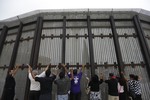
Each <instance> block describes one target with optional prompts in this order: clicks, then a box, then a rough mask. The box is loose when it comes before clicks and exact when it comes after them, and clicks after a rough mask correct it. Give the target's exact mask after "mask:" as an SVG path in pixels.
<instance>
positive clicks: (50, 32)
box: [42, 29, 62, 36]
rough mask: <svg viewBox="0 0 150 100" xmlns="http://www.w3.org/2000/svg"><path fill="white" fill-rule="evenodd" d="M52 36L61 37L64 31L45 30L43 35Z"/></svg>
mask: <svg viewBox="0 0 150 100" xmlns="http://www.w3.org/2000/svg"><path fill="white" fill-rule="evenodd" d="M52 34H53V36H60V34H62V29H43V30H42V35H45V36H51V35H52Z"/></svg>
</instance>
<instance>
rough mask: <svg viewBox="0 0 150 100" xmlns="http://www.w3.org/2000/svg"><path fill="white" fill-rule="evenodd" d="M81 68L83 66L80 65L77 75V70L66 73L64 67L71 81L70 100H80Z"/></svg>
mask: <svg viewBox="0 0 150 100" xmlns="http://www.w3.org/2000/svg"><path fill="white" fill-rule="evenodd" d="M83 67H84V65H82V68H81V69H80V72H79V73H78V70H77V69H74V70H73V69H71V71H70V72H68V70H67V68H66V67H65V71H66V72H67V73H68V76H69V78H70V79H71V88H70V100H81V87H80V81H81V78H82V69H83Z"/></svg>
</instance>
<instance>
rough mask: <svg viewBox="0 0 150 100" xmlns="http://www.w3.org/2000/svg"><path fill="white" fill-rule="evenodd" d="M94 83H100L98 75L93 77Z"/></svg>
mask: <svg viewBox="0 0 150 100" xmlns="http://www.w3.org/2000/svg"><path fill="white" fill-rule="evenodd" d="M91 80H92V81H93V82H98V80H99V79H98V76H97V75H93V76H92V79H91Z"/></svg>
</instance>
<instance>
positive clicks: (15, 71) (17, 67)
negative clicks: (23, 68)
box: [12, 65, 19, 76]
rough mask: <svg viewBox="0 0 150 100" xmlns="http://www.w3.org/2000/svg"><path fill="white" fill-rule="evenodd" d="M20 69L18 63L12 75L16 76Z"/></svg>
mask: <svg viewBox="0 0 150 100" xmlns="http://www.w3.org/2000/svg"><path fill="white" fill-rule="evenodd" d="M18 69H19V65H16V66H15V68H14V69H13V73H12V76H15V75H16V73H17V71H18Z"/></svg>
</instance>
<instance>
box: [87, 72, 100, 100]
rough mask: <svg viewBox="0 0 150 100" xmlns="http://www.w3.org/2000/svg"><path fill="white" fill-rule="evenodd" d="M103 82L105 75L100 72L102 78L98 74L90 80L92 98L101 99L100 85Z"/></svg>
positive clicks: (94, 99) (92, 99)
mask: <svg viewBox="0 0 150 100" xmlns="http://www.w3.org/2000/svg"><path fill="white" fill-rule="evenodd" d="M102 82H103V76H102V74H100V80H99V78H98V76H97V75H94V76H92V78H91V81H90V82H89V85H88V86H89V87H90V100H101V93H100V88H99V85H100V84H102Z"/></svg>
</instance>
